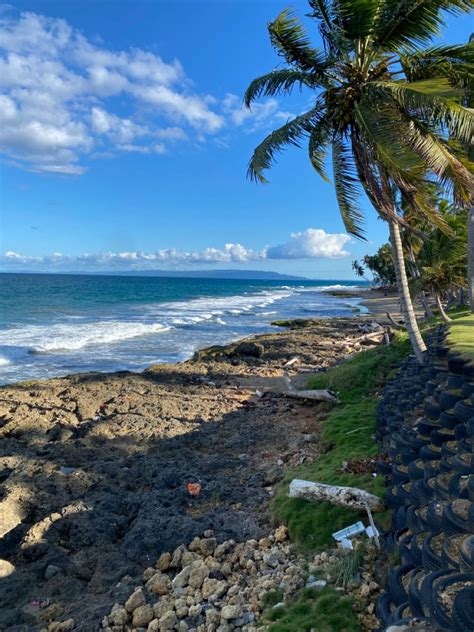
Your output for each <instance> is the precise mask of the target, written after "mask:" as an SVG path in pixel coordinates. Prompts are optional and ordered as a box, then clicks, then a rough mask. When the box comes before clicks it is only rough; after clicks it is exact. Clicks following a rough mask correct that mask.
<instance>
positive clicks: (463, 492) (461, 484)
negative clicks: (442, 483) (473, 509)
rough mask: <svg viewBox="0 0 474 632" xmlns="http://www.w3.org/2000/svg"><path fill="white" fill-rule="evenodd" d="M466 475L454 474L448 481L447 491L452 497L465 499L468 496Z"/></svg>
mask: <svg viewBox="0 0 474 632" xmlns="http://www.w3.org/2000/svg"><path fill="white" fill-rule="evenodd" d="M468 480H469V478H468V476H466V474H455V475H454V476H453V477H452V479H451V481H450V482H449V493H450V495H451V497H452V498H457V499H461V500H467V499H468V498H469V490H468V486H467V484H468Z"/></svg>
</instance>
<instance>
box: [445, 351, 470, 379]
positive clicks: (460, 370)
mask: <svg viewBox="0 0 474 632" xmlns="http://www.w3.org/2000/svg"><path fill="white" fill-rule="evenodd" d="M466 362H467V360H466V359H465V358H463V357H462V356H460V355H457V354H452V355H449V356H448V371H449V372H450V373H454V374H455V375H465V373H464V366H465V364H466Z"/></svg>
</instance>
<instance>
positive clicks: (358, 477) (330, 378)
mask: <svg viewBox="0 0 474 632" xmlns="http://www.w3.org/2000/svg"><path fill="white" fill-rule="evenodd" d="M409 352H410V345H409V342H408V339H407V336H406V335H405V334H398V335H397V336H396V338H395V339H394V341H393V342H392V343H391V344H390V346H388V347H387V346H380V347H376V348H375V349H370V350H367V351H363V352H361V353H358V354H357V355H355V356H354V357H353V358H351V359H349V360H347V361H346V362H344V363H342V364H340V365H338V366H336V367H334V368H332V369H330V370H328V371H327V372H326V373H323V374H321V375H318V376H316V377H314V378H312V379H311V380H310V382H309V387H310V388H315V389H316V388H331V389H332V390H334V391H336V392H337V393H338V395H339V398H340V400H341V404H339V405H338V406H336V407H334V408H332V409H331V410H330V412H329V413H328V415H327V417H326V419H325V420H324V421H323V422H322V432H321V440H322V444H323V446H325V449H326V452H325V453H324V454H322V455H321V456H320V457H319V458H317V459H316V460H314V461H313V462H308V463H303V464H302V465H300V466H298V467H296V468H295V469H293V470H292V471H290V472H289V473H288V474H287V476H286V477H285V479H284V481H283V482H282V483H281V484H280V485H279V486H278V488H277V490H276V495H275V499H274V502H273V510H274V512H275V513H276V515H277V517H278V518H279V519H280V520H281V521H282V522H284V523H285V524H287V525H288V530H289V534H290V537H291V539H292V540H293V541H294V542H296V543H297V544H299V545H301V546H302V547H303V548H307V549H317V548H320V547H322V546H325V545H327V544H330V543H331V542H332V538H331V534H332V533H333V532H334V531H337V530H338V529H342V528H343V527H345V526H347V525H348V524H350V523H351V522H354V521H355V520H358V519H359V517H360V515H359V514H358V513H357V512H354V511H351V510H349V509H345V508H343V507H336V506H334V505H332V504H331V503H328V502H321V503H312V502H307V501H305V500H302V499H298V498H288V496H287V493H288V484H289V482H290V481H291V480H292V479H293V478H301V479H306V480H310V481H318V482H321V483H328V484H333V485H348V486H353V487H361V488H362V489H365V490H367V491H369V492H372V493H374V494H378V495H381V494H382V493H383V479H382V478H381V477H377V478H374V477H373V476H372V475H371V474H370V473H367V474H350V473H347V472H342V471H341V466H342V463H343V461H348V460H350V459H365V458H367V457H370V456H374V455H376V454H377V452H378V446H377V444H376V443H375V441H374V440H373V438H372V436H373V434H374V431H375V412H376V405H377V391H378V390H379V389H380V388H381V387H382V386H383V384H384V383H385V382H386V381H387V380H388V379H389V378H390V376H391V375H392V374H393V372H394V371H395V370H396V368H397V367H398V364H399V362H400V360H401V359H402V358H403V357H404V356H406V355H407V354H408V353H409ZM378 518H379V519H380V516H378Z"/></svg>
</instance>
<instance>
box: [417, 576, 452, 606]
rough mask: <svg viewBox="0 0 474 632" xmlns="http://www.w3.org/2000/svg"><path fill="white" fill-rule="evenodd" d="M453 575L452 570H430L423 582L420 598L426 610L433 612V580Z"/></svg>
mask: <svg viewBox="0 0 474 632" xmlns="http://www.w3.org/2000/svg"><path fill="white" fill-rule="evenodd" d="M449 575H452V573H451V571H447V570H444V569H443V570H441V571H436V572H434V573H433V572H431V573H430V572H428V573H427V574H426V577H425V578H424V579H423V581H422V582H421V586H420V598H421V603H422V604H423V608H424V610H425V612H426V613H427V614H428V613H429V614H431V613H432V611H433V582H435V581H436V580H437V579H439V578H441V577H447V576H449Z"/></svg>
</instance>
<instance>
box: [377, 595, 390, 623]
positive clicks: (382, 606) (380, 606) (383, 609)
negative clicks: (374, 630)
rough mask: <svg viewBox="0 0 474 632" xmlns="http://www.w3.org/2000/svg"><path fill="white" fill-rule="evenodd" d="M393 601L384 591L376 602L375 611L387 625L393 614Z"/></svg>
mask: <svg viewBox="0 0 474 632" xmlns="http://www.w3.org/2000/svg"><path fill="white" fill-rule="evenodd" d="M392 607H393V604H392V601H391V599H390V597H389V596H388V595H387V593H382V594H381V595H379V597H378V598H377V601H376V602H375V612H376V614H377V617H378V618H379V619H380V621H381V622H382V624H383V625H384V626H386V625H387V624H388V622H389V620H390V617H391V615H392V612H393V611H392Z"/></svg>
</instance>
